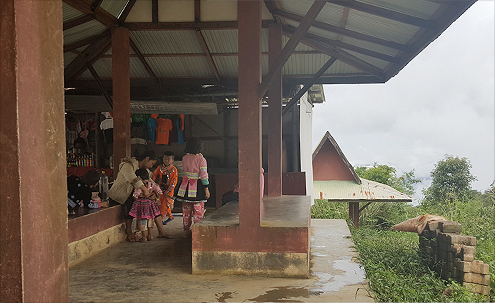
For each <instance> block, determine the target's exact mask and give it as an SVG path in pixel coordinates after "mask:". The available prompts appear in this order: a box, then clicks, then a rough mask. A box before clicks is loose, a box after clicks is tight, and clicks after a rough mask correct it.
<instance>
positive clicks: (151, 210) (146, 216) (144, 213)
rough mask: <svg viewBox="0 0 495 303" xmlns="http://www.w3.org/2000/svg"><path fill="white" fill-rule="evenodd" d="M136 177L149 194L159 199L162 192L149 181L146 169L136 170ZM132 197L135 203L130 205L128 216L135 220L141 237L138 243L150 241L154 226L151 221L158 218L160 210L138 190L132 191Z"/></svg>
mask: <svg viewBox="0 0 495 303" xmlns="http://www.w3.org/2000/svg"><path fill="white" fill-rule="evenodd" d="M136 176H138V177H139V178H141V180H142V181H143V183H144V185H145V186H146V187H147V188H148V191H149V192H150V193H154V194H155V196H156V197H160V196H161V195H162V190H161V189H160V187H159V186H158V185H157V184H156V183H155V182H153V180H149V173H148V170H147V169H143V168H141V169H138V170H136ZM133 196H134V199H135V201H134V203H133V204H132V208H131V210H130V211H129V215H131V216H133V217H134V218H136V219H137V226H138V228H139V230H140V231H141V235H142V238H141V240H140V241H141V242H146V241H150V240H152V239H153V237H152V235H151V231H152V228H153V224H154V223H153V220H154V219H155V218H156V217H157V216H160V208H159V207H158V205H157V204H156V201H155V200H154V199H152V198H150V197H148V198H146V197H145V196H144V195H143V193H142V191H141V189H140V188H138V189H135V190H134V194H133Z"/></svg>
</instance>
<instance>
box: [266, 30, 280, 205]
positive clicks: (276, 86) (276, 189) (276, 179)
mask: <svg viewBox="0 0 495 303" xmlns="http://www.w3.org/2000/svg"><path fill="white" fill-rule="evenodd" d="M268 39H269V40H268V60H269V65H270V67H271V66H273V64H274V62H275V59H276V58H277V56H278V55H279V54H280V51H281V50H282V24H280V23H271V24H270V25H269V27H268ZM267 181H268V188H267V190H268V196H281V195H282V70H280V71H279V72H278V73H277V74H276V75H274V80H273V82H272V85H271V86H270V88H269V89H268V180H267Z"/></svg>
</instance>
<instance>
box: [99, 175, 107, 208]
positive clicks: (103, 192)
mask: <svg viewBox="0 0 495 303" xmlns="http://www.w3.org/2000/svg"><path fill="white" fill-rule="evenodd" d="M99 187H100V197H101V200H102V201H108V195H107V192H108V176H107V175H105V172H104V171H102V172H101V175H100V182H99Z"/></svg>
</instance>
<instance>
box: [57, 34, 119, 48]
mask: <svg viewBox="0 0 495 303" xmlns="http://www.w3.org/2000/svg"><path fill="white" fill-rule="evenodd" d="M106 37H110V31H108V30H106V31H104V32H103V33H101V34H98V35H96V36H92V37H88V38H85V39H82V40H79V41H76V42H74V43H71V44H67V45H64V53H66V52H70V51H72V50H75V49H78V48H80V47H82V46H85V45H87V44H91V43H94V42H97V41H99V40H102V39H104V38H106Z"/></svg>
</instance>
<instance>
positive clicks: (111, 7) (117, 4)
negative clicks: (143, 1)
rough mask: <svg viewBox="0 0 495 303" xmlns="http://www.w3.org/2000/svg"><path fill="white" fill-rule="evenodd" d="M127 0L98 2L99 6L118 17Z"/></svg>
mask: <svg viewBox="0 0 495 303" xmlns="http://www.w3.org/2000/svg"><path fill="white" fill-rule="evenodd" d="M127 2H128V1H127V0H125V1H124V0H119V1H114V0H103V1H102V2H101V4H100V7H101V8H102V9H104V10H106V11H107V12H109V13H110V14H112V15H114V16H115V17H117V18H118V17H119V15H120V13H122V10H123V9H124V7H125V6H126V4H127Z"/></svg>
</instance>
